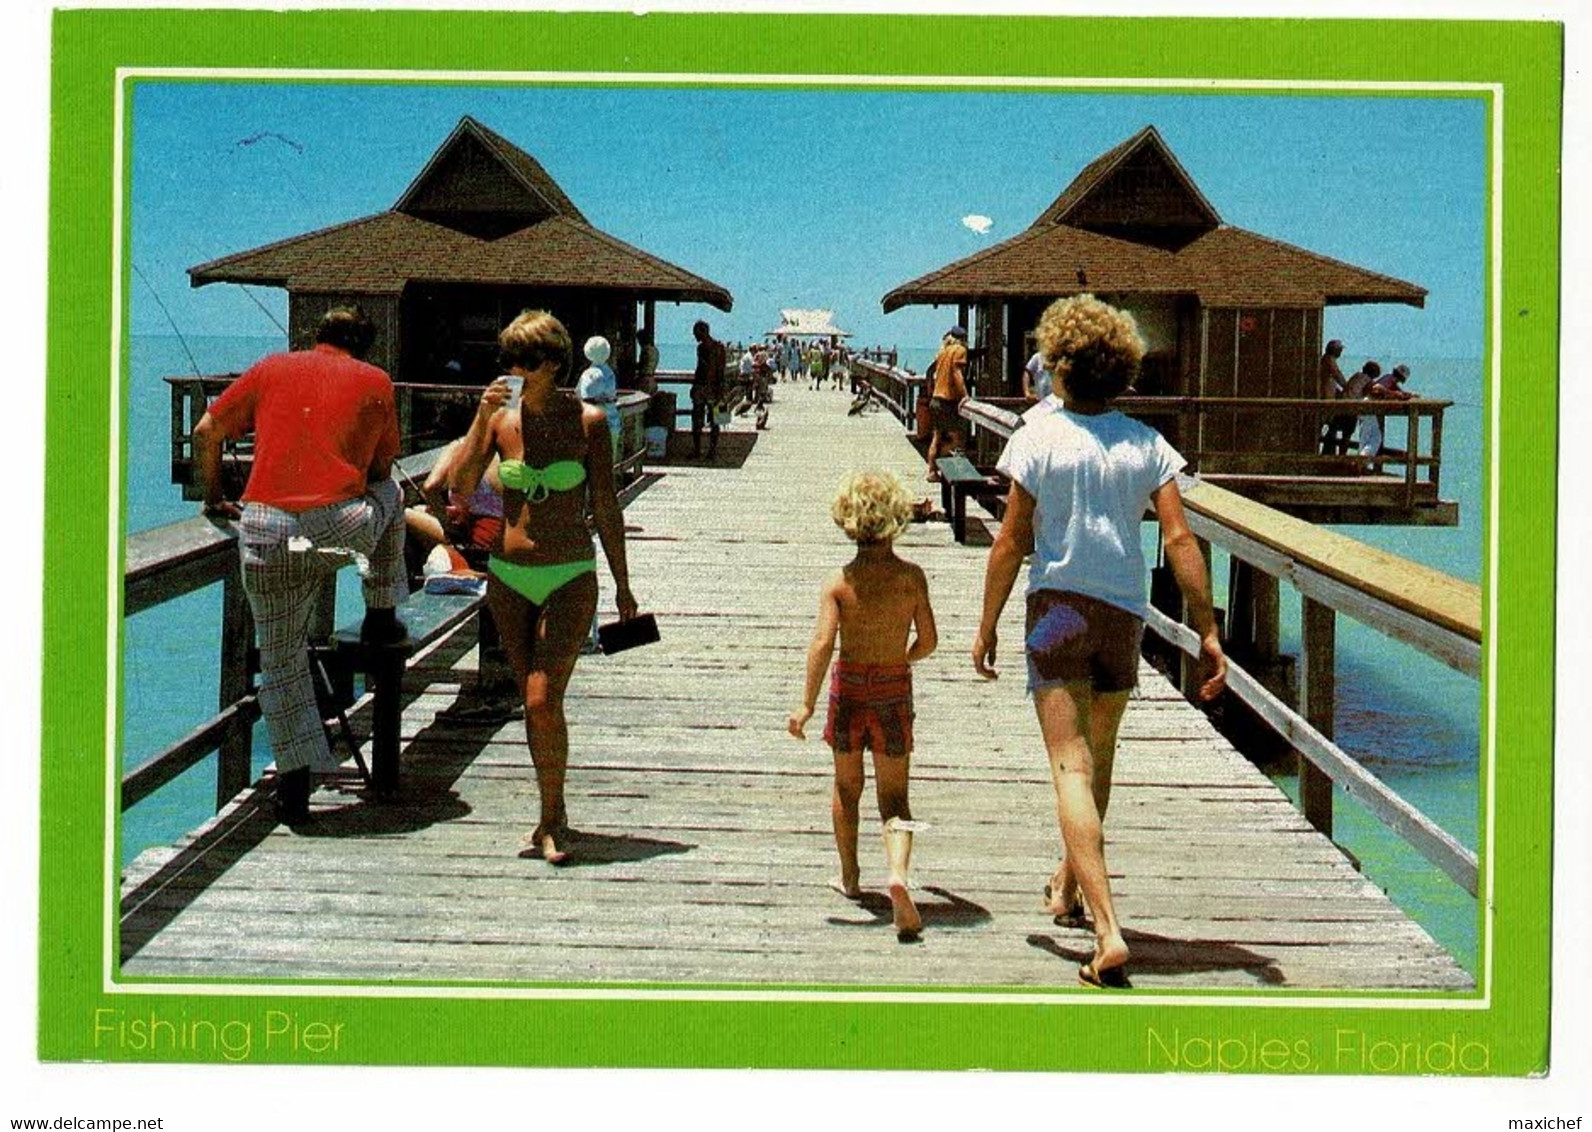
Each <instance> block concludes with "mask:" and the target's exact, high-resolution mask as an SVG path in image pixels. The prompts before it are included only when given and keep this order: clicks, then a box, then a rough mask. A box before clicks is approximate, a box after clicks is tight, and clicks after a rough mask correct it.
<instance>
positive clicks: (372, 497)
mask: <svg viewBox="0 0 1592 1132" xmlns="http://www.w3.org/2000/svg"><path fill="white" fill-rule="evenodd" d="M403 546H404V520H403V495H402V493H401V492H400V491H399V489H398V484H397V482H396V481H394V480H391V479H388V480H384V481H382V482H381V483H376V484H372V485H371V486H370V488H369V490H368V491H367V492H366V493H365V494H364V495H362V496H360V497H359V498H357V499H349V500H345V501H344V502H342V503H332V504H328V505H326V506H324V507H315V508H312V509H311V510H308V511H297V512H295V511H283V510H280V509H279V508H276V507H271V506H269V505H267V504H264V503H247V504H245V505H244V507H243V520H242V522H241V523H240V524H239V526H238V552H239V559H240V562H241V564H242V569H243V591H244V593H245V594H247V595H248V598H249V608H250V610H251V611H253V613H254V632H255V639H256V640H257V641H258V642H259V646H260V711H261V714H262V715H263V716H264V717H265V726H266V730H267V732H268V733H269V734H270V736H271V750H272V752H273V753H274V754H275V755H276V767H277V770H278V772H282V771H290V770H298V769H300V768H302V767H308V766H311V765H314V766H318V767H330V766H331V765H333V763H332V757H331V748H330V746H329V744H328V743H327V741H326V728H325V725H324V724H323V723H322V721H321V712H320V708H319V707H318V706H317V705H316V702H315V681H314V677H313V676H312V675H311V674H310V660H309V623H310V617H311V616H312V615H313V613H314V612H315V607H316V602H317V598H318V597H319V595H320V591H321V586H322V585H323V584H326V583H327V582H329V581H330V579H331V578H332V576H333V575H335V574H336V573H337V571H338V570H339V569H340V568H341V567H343V566H346V565H347V564H348V563H350V562H353V563H355V564H356V565H357V566H358V567H359V574H360V578H361V580H362V581H363V584H364V590H365V604H366V606H368V607H373V608H391V607H392V606H395V605H397V604H398V603H399V602H401V601H402V600H403V599H404V597H405V596H406V590H407V586H406V583H405V578H404V562H403Z"/></svg>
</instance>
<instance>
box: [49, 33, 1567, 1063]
mask: <svg viewBox="0 0 1592 1132" xmlns="http://www.w3.org/2000/svg"><path fill="white" fill-rule="evenodd" d="M1562 47H1563V43H1562V29H1561V28H1560V27H1559V26H1558V25H1555V24H1551V23H1546V22H1525V21H1523V22H1514V23H1482V22H1459V21H1413V20H1359V21H1337V20H1286V21H1277V20H1270V21H1263V20H1246V19H1189V18H1117V19H1112V18H1094V17H1088V18H1084V17H1076V18H1038V17H1021V16H1002V17H978V18H973V17H967V16H941V17H935V16H905V15H874V16H860V15H848V16H826V15H797V14H767V13H765V14H731V13H720V14H703V13H690V14H686V13H666V12H665V13H651V14H645V15H638V14H632V13H618V12H607V13H598V12H584V13H572V12H567V13H548V12H420V11H402V12H377V11H351V10H350V11H336V10H314V11H293V12H272V11H241V10H240V11H205V10H171V11H126V10H77V11H61V12H58V13H56V15H55V18H54V61H53V71H54V88H53V91H54V101H53V106H52V115H53V133H52V137H51V216H50V283H51V288H50V294H51V299H50V327H49V386H50V389H51V390H52V391H60V392H61V393H62V396H61V397H59V398H57V397H53V396H52V397H51V399H50V401H49V418H48V424H47V435H46V443H47V447H48V452H49V457H50V460H51V468H52V469H53V470H52V473H51V475H50V477H49V479H48V482H47V492H48V501H47V503H48V506H47V511H46V515H47V519H46V531H45V541H46V543H47V544H51V545H53V544H54V543H55V541H56V540H58V539H60V538H62V537H64V535H65V525H66V524H67V523H68V522H70V523H71V524H72V525H73V527H74V529H75V530H78V531H81V530H83V529H88V530H92V531H95V532H103V534H104V536H105V537H104V539H103V540H102V541H93V542H91V543H90V544H89V550H90V552H87V553H83V554H80V555H77V556H74V557H72V558H71V559H69V560H64V561H61V562H59V563H57V564H56V565H55V568H54V569H52V571H51V574H50V577H49V582H48V585H47V589H46V595H45V606H44V613H45V626H44V629H45V635H44V640H45V655H44V665H45V668H44V688H45V693H44V736H45V741H44V742H45V750H44V759H43V816H44V820H43V823H42V830H43V834H42V843H41V849H40V855H41V862H42V872H41V907H40V913H39V915H40V940H41V957H40V984H39V1027H38V1035H39V1036H38V1055H39V1057H40V1058H42V1059H44V1060H48V1061H103V1062H135V1063H149V1062H153V1063H170V1064H212V1065H223V1066H225V1065H250V1064H254V1065H259V1064H292V1065H314V1066H344V1065H391V1064H404V1065H416V1066H507V1067H570V1066H592V1067H630V1068H642V1067H664V1068H682V1067H693V1068H738V1067H758V1068H767V1069H805V1068H821V1069H890V1070H903V1069H917V1070H924V1069H928V1070H966V1069H992V1070H1065V1071H1111V1072H1133V1073H1145V1072H1150V1073H1181V1074H1243V1075H1292V1076H1299V1077H1308V1076H1321V1075H1332V1076H1354V1077H1365V1078H1372V1077H1409V1076H1455V1077H1521V1076H1528V1075H1536V1074H1540V1073H1543V1072H1545V1071H1546V1070H1547V1069H1548V1068H1549V1051H1548V1032H1549V1031H1548V1021H1549V992H1550V981H1551V980H1550V977H1549V976H1550V970H1549V942H1550V933H1551V929H1552V921H1553V907H1552V901H1551V899H1550V896H1551V889H1552V871H1551V867H1550V859H1549V858H1550V855H1549V852H1548V846H1549V845H1550V843H1551V839H1552V834H1553V830H1552V814H1551V811H1550V808H1549V807H1548V806H1547V805H1545V804H1544V803H1543V800H1544V799H1545V798H1548V797H1550V796H1551V784H1552V781H1553V744H1552V739H1553V735H1552V724H1551V713H1550V711H1549V710H1548V709H1549V707H1550V704H1551V698H1552V694H1551V690H1552V688H1553V657H1552V650H1551V647H1550V642H1551V641H1552V639H1553V619H1554V572H1553V560H1554V559H1553V556H1554V534H1553V532H1554V526H1555V517H1556V500H1555V493H1554V487H1553V477H1552V476H1551V475H1549V474H1547V473H1548V470H1549V469H1551V468H1552V467H1553V466H1554V459H1555V455H1556V446H1557V418H1556V404H1557V401H1556V390H1557V352H1556V351H1557V341H1558V333H1559V324H1558V320H1559V314H1558V311H1559V273H1558V255H1559V251H1558V237H1559V233H1558V216H1559V207H1560V200H1559V190H1558V180H1557V177H1556V170H1557V167H1558V154H1559V147H1560V114H1561V81H1562V71H1561V67H1562V61H1561V56H1562ZM505 376H506V377H508V378H512V380H505ZM1346 402H1353V403H1352V404H1346ZM85 453H87V454H89V455H87V456H84V455H83V454H85ZM101 453H103V454H104V459H103V460H102V459H100V454H101ZM73 454H75V456H78V457H82V458H68V457H69V455H73ZM1141 519H1142V520H1148V521H1143V522H1141ZM85 520H86V522H85ZM1019 586H1020V587H1021V589H1020V590H1019ZM389 609H392V610H394V612H393V613H388V612H387V610H389ZM369 610H375V611H376V613H374V614H372V613H370V612H368V611H369ZM639 615H647V616H649V617H650V618H651V619H652V620H651V621H650V622H646V623H644V624H643V623H642V622H641V621H640V620H639ZM1141 637H1142V648H1141V647H1140V646H1141ZM603 641H606V642H607V643H608V648H607V650H606V651H604V650H603V648H602V646H601V643H600V642H603ZM621 644H622V645H623V647H619V646H620V645H621Z"/></svg>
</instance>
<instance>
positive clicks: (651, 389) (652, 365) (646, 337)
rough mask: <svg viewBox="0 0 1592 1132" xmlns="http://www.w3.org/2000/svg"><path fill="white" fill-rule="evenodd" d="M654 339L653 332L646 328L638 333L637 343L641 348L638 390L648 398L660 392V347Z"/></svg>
mask: <svg viewBox="0 0 1592 1132" xmlns="http://www.w3.org/2000/svg"><path fill="white" fill-rule="evenodd" d="M652 337H653V335H652V331H651V330H649V329H647V328H646V327H642V328H641V329H640V330H638V331H637V332H636V342H637V343H638V344H639V345H640V346H641V357H640V359H639V360H638V361H637V363H636V388H637V389H639V390H641V391H642V392H643V393H645V394H646V395H647V396H648V397H651V396H653V395H654V394H655V393H657V392H658V347H657V344H656V343H655V342H653V340H652Z"/></svg>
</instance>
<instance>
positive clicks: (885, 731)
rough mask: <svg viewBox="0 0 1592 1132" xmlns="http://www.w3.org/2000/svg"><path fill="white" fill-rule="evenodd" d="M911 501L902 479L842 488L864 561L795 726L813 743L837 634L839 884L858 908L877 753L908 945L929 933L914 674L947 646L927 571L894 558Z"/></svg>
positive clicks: (815, 660)
mask: <svg viewBox="0 0 1592 1132" xmlns="http://www.w3.org/2000/svg"><path fill="white" fill-rule="evenodd" d="M912 502H913V501H912V498H911V496H909V495H908V494H907V493H906V490H905V489H904V488H903V487H902V486H901V484H900V483H899V482H897V481H896V479H895V478H894V477H892V476H888V475H885V474H883V473H880V472H860V473H858V474H856V475H853V476H851V477H850V478H848V479H847V480H846V481H845V483H843V484H842V485H841V488H840V493H839V494H838V495H837V496H836V497H835V502H834V507H833V509H832V513H833V515H834V518H835V524H836V525H837V526H838V527H840V529H841V530H843V531H845V532H846V535H847V536H848V537H849V538H850V539H851V540H852V541H853V542H855V543H856V544H857V554H856V557H855V558H853V559H852V560H851V561H850V562H848V563H847V564H846V565H844V566H842V567H841V568H840V569H839V570H837V571H835V573H834V574H832V575H830V577H829V578H828V579H826V580H825V582H824V587H823V592H822V594H821V595H820V597H819V601H818V626H817V628H816V629H815V630H814V632H813V640H812V644H811V645H810V646H809V647H808V649H807V685H806V690H805V693H804V695H803V699H802V706H801V707H799V708H797V709H796V710H795V711H793V712H791V715H790V721H789V724H788V726H789V730H790V733H791V734H792V735H794V736H795V737H796V738H798V739H806V738H807V734H806V730H805V728H806V725H807V721H808V720H809V719H811V718H812V715H813V708H814V705H815V704H816V703H817V702H818V691H819V688H820V687H821V686H822V684H823V680H824V673H825V672H827V671H828V670H829V660H830V657H831V656H833V655H834V650H835V638H836V636H837V635H838V637H839V639H840V659H839V661H837V662H836V664H835V668H834V674H833V677H832V678H831V680H830V685H829V716H828V721H827V722H826V723H825V725H824V741H825V742H827V743H828V744H829V745H830V747H831V748H832V749H833V751H834V755H835V786H834V791H833V794H832V797H831V802H830V813H831V815H832V817H833V819H834V824H835V848H836V849H837V850H838V851H839V853H840V876H839V877H837V878H836V879H835V880H834V881H833V882H831V884H832V887H834V888H835V889H836V890H837V891H838V892H840V893H841V894H842V895H844V896H846V897H847V898H849V899H852V900H855V899H858V898H859V897H861V895H862V888H861V886H860V884H859V869H858V865H857V825H858V816H857V804H858V801H859V800H860V799H861V797H862V784H863V769H862V752H863V749H864V748H865V747H866V748H871V749H872V751H873V774H874V789H875V791H876V792H877V795H878V800H879V817H880V820H881V821H882V822H883V823H884V846H885V856H886V859H887V861H888V862H889V868H890V906H891V911H892V919H893V920H894V923H895V929H896V932H897V934H898V935H899V936H900V937H901V938H902V939H911V938H913V937H914V936H916V935H917V934H918V932H919V930H920V929H921V928H922V926H923V920H922V917H921V916H920V915H919V914H918V910H917V908H916V907H915V906H914V905H913V903H912V895H911V893H910V891H909V889H908V884H907V866H908V865H909V863H910V861H911V857H912V829H913V826H912V813H911V810H910V809H909V807H908V805H907V769H908V765H909V764H910V762H911V756H912V715H913V713H912V670H911V667H910V666H911V665H912V664H915V663H916V662H917V661H920V660H922V659H923V658H924V657H926V656H928V655H929V654H930V653H932V652H933V651H934V646H935V644H936V643H938V638H937V636H936V634H935V631H934V610H933V609H932V608H931V607H930V605H929V585H928V580H927V579H926V578H925V577H924V575H923V570H922V569H921V568H920V567H918V566H914V565H913V564H912V563H910V562H907V561H905V560H904V559H901V558H898V557H896V553H895V549H894V540H895V538H896V536H897V535H899V534H900V533H901V532H902V531H903V530H905V529H906V528H907V527H908V526H909V525H910V524H911V522H912ZM909 636H910V637H911V638H912V640H911V642H910V643H909V642H908V637H909Z"/></svg>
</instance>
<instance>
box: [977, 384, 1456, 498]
mask: <svg viewBox="0 0 1592 1132" xmlns="http://www.w3.org/2000/svg"><path fill="white" fill-rule="evenodd" d="M977 403H978V404H982V405H988V406H994V407H996V408H999V409H1003V410H1006V411H1008V412H1011V413H1021V412H1022V411H1023V410H1024V409H1025V408H1027V407H1028V406H1029V405H1031V404H1032V402H1030V401H1026V400H1024V399H1022V398H1008V397H992V398H980V399H979V400H978V402H977ZM1112 405H1113V407H1114V408H1116V409H1120V410H1121V411H1122V412H1124V413H1126V414H1127V415H1128V416H1130V417H1134V418H1136V419H1138V420H1142V421H1144V422H1145V423H1146V424H1149V425H1152V426H1154V427H1155V428H1156V429H1157V430H1158V431H1159V432H1160V433H1161V434H1162V435H1164V436H1165V437H1166V438H1167V439H1168V440H1170V441H1171V442H1172V444H1173V445H1174V446H1175V447H1176V448H1177V449H1178V451H1179V452H1181V453H1182V454H1183V457H1184V458H1185V459H1186V460H1188V462H1189V467H1190V468H1191V469H1192V470H1194V471H1197V472H1199V473H1200V474H1202V475H1233V476H1244V475H1252V476H1278V475H1284V476H1325V477H1347V476H1364V475H1367V474H1371V475H1387V474H1389V469H1390V468H1398V469H1399V470H1400V473H1401V475H1402V478H1403V480H1404V499H1403V505H1404V506H1405V507H1412V506H1414V505H1415V503H1416V500H1417V497H1418V496H1419V497H1422V498H1428V497H1429V498H1435V497H1436V495H1437V492H1438V489H1439V487H1440V485H1441V477H1442V464H1443V412H1444V410H1445V409H1447V408H1449V407H1450V406H1452V405H1453V402H1452V401H1442V400H1432V399H1427V398H1418V399H1415V400H1411V401H1370V400H1362V401H1331V400H1319V399H1313V398H1290V397H1119V398H1118V399H1117V400H1116V401H1114V402H1113V403H1112ZM964 415H968V416H969V419H971V420H973V421H974V423H975V425H979V424H981V423H982V422H981V421H980V420H979V418H978V416H977V415H975V414H964ZM1362 416H1370V417H1378V418H1381V420H1382V431H1383V443H1382V447H1381V450H1380V451H1379V452H1377V453H1376V454H1375V455H1372V456H1362V455H1360V454H1359V452H1358V451H1356V450H1355V449H1353V448H1351V449H1350V450H1349V451H1348V452H1345V453H1342V454H1326V455H1324V454H1322V453H1321V451H1320V447H1319V446H1320V439H1321V432H1322V429H1323V427H1324V426H1325V425H1326V424H1327V422H1329V421H1331V420H1332V419H1333V418H1340V417H1349V418H1354V419H1355V420H1358V418H1359V417H1362ZM983 431H984V433H985V435H984V436H983V437H982V438H980V436H979V432H980V429H978V428H975V430H974V435H973V449H974V453H975V455H974V462H975V463H979V464H984V465H987V464H989V463H992V462H993V461H994V459H995V457H996V455H997V449H998V447H999V445H1000V444H1003V443H1005V436H1004V435H1003V434H1002V433H1001V431H1000V430H999V429H998V428H994V427H991V428H988V429H985V430H983ZM1351 440H1352V437H1351Z"/></svg>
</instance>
